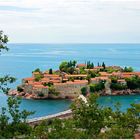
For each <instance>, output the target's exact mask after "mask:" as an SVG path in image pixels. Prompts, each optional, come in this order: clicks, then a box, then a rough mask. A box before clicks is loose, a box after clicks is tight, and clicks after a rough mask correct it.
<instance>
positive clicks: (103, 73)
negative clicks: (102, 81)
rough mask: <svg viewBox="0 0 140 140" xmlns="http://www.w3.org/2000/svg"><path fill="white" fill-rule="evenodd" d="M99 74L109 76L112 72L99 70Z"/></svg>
mask: <svg viewBox="0 0 140 140" xmlns="http://www.w3.org/2000/svg"><path fill="white" fill-rule="evenodd" d="M99 74H101V75H104V76H111V75H112V74H110V73H107V72H99Z"/></svg>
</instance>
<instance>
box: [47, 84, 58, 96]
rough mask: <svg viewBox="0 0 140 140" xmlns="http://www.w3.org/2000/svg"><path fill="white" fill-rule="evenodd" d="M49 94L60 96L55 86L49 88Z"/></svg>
mask: <svg viewBox="0 0 140 140" xmlns="http://www.w3.org/2000/svg"><path fill="white" fill-rule="evenodd" d="M49 94H52V95H55V96H58V95H59V92H57V91H56V90H55V88H54V86H50V87H49Z"/></svg>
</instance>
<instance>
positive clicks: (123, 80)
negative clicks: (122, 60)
mask: <svg viewBox="0 0 140 140" xmlns="http://www.w3.org/2000/svg"><path fill="white" fill-rule="evenodd" d="M117 81H118V82H126V81H125V79H119V80H117Z"/></svg>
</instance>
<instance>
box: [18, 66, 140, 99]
mask: <svg viewBox="0 0 140 140" xmlns="http://www.w3.org/2000/svg"><path fill="white" fill-rule="evenodd" d="M84 66H85V64H78V65H77V67H76V69H80V68H81V67H84ZM111 67H114V68H116V69H120V67H117V66H111ZM100 69H102V67H100V66H98V67H94V68H93V69H86V68H85V70H87V71H88V70H90V71H97V70H100ZM37 75H40V72H33V73H32V77H29V78H24V79H23V80H22V85H21V86H20V87H21V88H22V89H23V91H22V94H23V93H24V94H23V95H24V96H25V97H30V98H49V97H50V98H74V97H75V96H78V95H79V94H81V88H83V87H86V86H87V85H88V84H97V83H99V82H100V81H109V80H110V78H111V77H112V76H115V77H117V78H118V81H117V82H119V83H122V84H126V81H125V78H129V77H132V76H134V75H138V76H140V72H121V71H118V72H112V73H107V72H99V76H98V77H95V78H91V79H90V82H89V81H88V80H86V77H87V74H73V75H70V74H67V73H64V72H61V74H49V73H48V72H44V73H41V75H42V78H41V79H40V80H39V81H36V80H35V78H36V76H37ZM70 79H74V80H70ZM50 84H51V85H53V89H54V91H53V92H56V93H57V95H56V94H50V90H51V88H50ZM19 94H20V93H19Z"/></svg>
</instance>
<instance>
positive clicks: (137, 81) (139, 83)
mask: <svg viewBox="0 0 140 140" xmlns="http://www.w3.org/2000/svg"><path fill="white" fill-rule="evenodd" d="M126 82H127V86H128V88H129V89H139V88H140V78H139V77H138V76H134V77H131V78H127V79H126Z"/></svg>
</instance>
